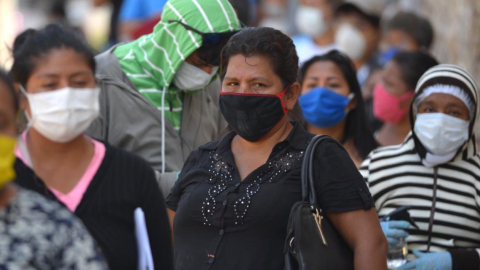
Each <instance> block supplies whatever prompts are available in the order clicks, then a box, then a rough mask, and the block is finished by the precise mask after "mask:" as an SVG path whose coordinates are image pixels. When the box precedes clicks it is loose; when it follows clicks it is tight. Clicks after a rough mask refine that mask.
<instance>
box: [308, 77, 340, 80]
mask: <svg viewBox="0 0 480 270" xmlns="http://www.w3.org/2000/svg"><path fill="white" fill-rule="evenodd" d="M307 79H314V80H318V79H320V78H319V77H318V76H308V77H307ZM333 79H337V80H338V79H339V78H338V76H329V77H327V78H326V80H327V81H328V80H333Z"/></svg>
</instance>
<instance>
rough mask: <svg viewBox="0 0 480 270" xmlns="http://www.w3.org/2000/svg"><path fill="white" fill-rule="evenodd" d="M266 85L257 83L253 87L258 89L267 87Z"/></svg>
mask: <svg viewBox="0 0 480 270" xmlns="http://www.w3.org/2000/svg"><path fill="white" fill-rule="evenodd" d="M265 86H266V85H265V84H263V83H255V84H253V87H256V88H262V87H265Z"/></svg>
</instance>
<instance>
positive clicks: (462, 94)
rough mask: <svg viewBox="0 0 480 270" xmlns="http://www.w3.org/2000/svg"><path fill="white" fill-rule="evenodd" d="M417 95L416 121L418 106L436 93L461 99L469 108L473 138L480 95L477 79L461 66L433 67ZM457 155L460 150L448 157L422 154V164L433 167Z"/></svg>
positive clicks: (422, 78) (424, 75) (416, 90)
mask: <svg viewBox="0 0 480 270" xmlns="http://www.w3.org/2000/svg"><path fill="white" fill-rule="evenodd" d="M415 93H416V96H415V99H414V101H413V106H412V112H413V119H416V116H417V111H418V105H419V104H420V103H421V102H422V101H423V100H424V99H425V98H427V97H428V96H430V95H432V94H435V93H441V94H450V95H453V96H455V97H457V98H458V99H460V100H461V101H462V102H463V103H465V105H466V106H467V107H468V110H469V112H470V132H471V133H470V134H469V135H470V137H472V136H473V133H472V132H473V126H474V125H475V123H476V122H477V121H478V111H479V108H478V107H479V106H478V103H479V98H478V95H479V93H478V87H477V84H476V82H475V79H474V78H473V76H472V75H471V74H470V73H468V71H466V70H465V69H463V68H461V67H459V66H455V65H449V64H441V65H437V66H435V67H432V68H431V69H429V70H427V72H425V74H423V76H422V77H421V78H420V80H419V81H418V83H417V87H416V88H415ZM412 125H414V123H412ZM412 129H413V127H412ZM464 147H465V145H464ZM457 153H458V150H457V151H455V152H453V153H448V154H446V155H435V154H432V153H429V152H428V151H427V152H426V153H423V154H421V153H420V154H421V156H422V163H423V164H424V165H425V166H427V167H433V166H438V165H440V164H445V163H448V162H450V161H451V160H453V159H454V158H455V156H456V154H457Z"/></svg>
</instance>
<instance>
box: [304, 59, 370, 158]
mask: <svg viewBox="0 0 480 270" xmlns="http://www.w3.org/2000/svg"><path fill="white" fill-rule="evenodd" d="M316 62H333V63H335V64H336V65H337V66H338V67H339V68H340V70H341V71H342V74H343V76H344V77H345V80H346V81H347V83H348V87H349V89H350V93H353V94H354V95H355V99H356V101H357V106H356V108H355V109H353V110H351V111H350V113H349V114H348V115H347V123H346V127H345V134H344V140H348V139H352V140H353V144H354V146H355V148H356V149H357V151H358V153H359V155H360V157H362V159H365V158H366V157H367V156H368V154H370V152H371V151H372V150H374V149H375V148H377V147H378V146H379V145H378V143H377V141H376V140H375V138H374V136H373V132H372V131H371V129H370V126H369V124H368V121H367V113H366V110H365V104H364V102H363V98H362V92H361V90H360V85H359V84H358V80H357V74H356V72H355V68H354V66H353V63H352V61H351V60H350V58H348V57H347V56H346V55H344V54H342V53H341V52H339V51H337V50H333V51H330V52H329V53H327V54H324V55H319V56H315V57H313V58H312V59H310V60H308V61H306V62H305V63H304V64H303V65H302V67H301V68H300V73H299V82H300V83H301V84H303V80H304V79H305V75H306V74H307V71H308V69H309V68H310V66H312V65H313V64H314V63H316Z"/></svg>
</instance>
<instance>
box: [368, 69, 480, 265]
mask: <svg viewBox="0 0 480 270" xmlns="http://www.w3.org/2000/svg"><path fill="white" fill-rule="evenodd" d="M478 90H479V89H478V86H477V84H476V82H475V80H474V79H473V77H472V76H471V75H470V74H469V73H468V72H467V71H466V70H464V69H462V68H460V67H458V66H454V65H446V64H443V65H437V66H435V67H433V68H431V69H429V70H428V71H427V72H426V73H425V74H424V75H423V76H422V78H421V79H420V80H419V82H418V83H417V87H416V90H415V95H414V98H413V101H412V106H411V109H410V119H411V125H412V132H411V133H410V134H409V135H408V136H407V138H406V139H405V141H404V142H403V143H402V144H400V145H398V146H390V147H384V148H379V149H377V150H374V151H373V152H372V153H371V154H370V156H369V157H368V158H367V159H366V160H365V162H364V163H363V164H362V167H361V169H360V171H361V173H362V175H363V177H364V178H365V180H366V181H367V182H368V184H369V187H370V192H371V193H372V196H373V198H374V201H375V206H376V208H377V211H378V214H379V216H380V217H383V216H386V215H387V214H389V213H390V212H392V211H393V210H394V209H396V208H397V207H400V206H411V210H410V215H411V217H412V218H413V219H414V220H415V222H416V224H417V225H418V227H419V228H418V229H412V228H411V227H409V224H408V223H405V222H395V223H392V224H389V226H382V227H383V228H384V233H385V234H386V236H387V239H388V240H389V242H390V243H393V242H395V241H396V240H397V239H398V238H400V237H407V238H406V240H407V243H408V249H409V251H410V252H413V254H414V255H415V256H409V258H410V259H412V258H413V259H414V260H412V261H410V262H408V263H407V264H405V265H403V266H401V267H400V268H398V269H400V270H405V269H417V270H427V269H440V270H450V269H462V270H468V269H478V268H479V265H480V259H479V253H478V252H479V251H480V249H477V248H479V247H480V230H479V228H480V206H479V202H480V192H479V191H480V190H479V184H478V183H479V177H480V154H479V153H478V152H477V147H476V145H475V135H474V134H473V130H474V126H475V124H477V122H478V109H479V97H478V95H479V91H478ZM383 225H385V224H383Z"/></svg>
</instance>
